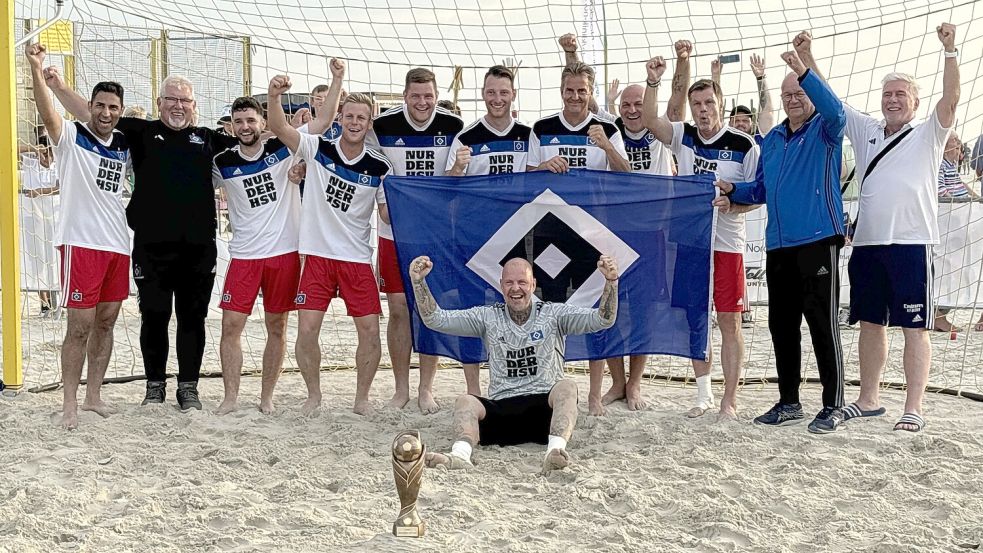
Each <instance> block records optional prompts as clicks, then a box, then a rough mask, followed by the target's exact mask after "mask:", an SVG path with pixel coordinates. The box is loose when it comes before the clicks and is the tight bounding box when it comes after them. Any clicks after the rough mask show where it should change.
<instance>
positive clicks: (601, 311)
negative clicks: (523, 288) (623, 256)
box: [550, 255, 618, 335]
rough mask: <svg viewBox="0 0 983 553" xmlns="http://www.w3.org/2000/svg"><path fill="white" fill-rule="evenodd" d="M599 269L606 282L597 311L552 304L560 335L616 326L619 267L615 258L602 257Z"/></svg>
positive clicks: (584, 332) (598, 264)
mask: <svg viewBox="0 0 983 553" xmlns="http://www.w3.org/2000/svg"><path fill="white" fill-rule="evenodd" d="M597 269H598V270H599V271H600V272H601V274H602V275H603V276H604V279H605V280H606V282H605V283H604V291H603V292H601V301H600V303H599V304H598V306H597V309H590V308H586V307H576V306H573V305H567V304H550V305H551V306H552V308H553V309H555V310H556V320H557V323H558V325H559V331H560V334H563V335H567V334H586V333H588V332H597V331H599V330H604V329H605V328H611V327H612V326H614V321H615V320H616V319H617V318H618V265H617V263H615V260H614V259H613V258H611V257H608V256H606V255H602V256H601V258H600V259H599V260H598V262H597Z"/></svg>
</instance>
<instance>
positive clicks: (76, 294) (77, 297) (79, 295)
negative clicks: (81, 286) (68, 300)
mask: <svg viewBox="0 0 983 553" xmlns="http://www.w3.org/2000/svg"><path fill="white" fill-rule="evenodd" d="M72 301H82V292H79V291H78V290H76V291H74V292H72Z"/></svg>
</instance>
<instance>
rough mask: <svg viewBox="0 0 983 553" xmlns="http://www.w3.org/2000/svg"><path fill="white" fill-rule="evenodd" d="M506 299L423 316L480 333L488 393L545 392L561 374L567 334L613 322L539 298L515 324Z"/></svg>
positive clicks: (441, 327)
mask: <svg viewBox="0 0 983 553" xmlns="http://www.w3.org/2000/svg"><path fill="white" fill-rule="evenodd" d="M507 311H508V308H507V307H506V306H505V304H503V303H499V304H495V305H482V306H479V307H472V308H471V309H460V310H446V311H445V310H443V309H440V307H438V308H437V310H436V311H435V312H434V313H433V314H432V315H430V316H429V317H423V322H424V324H426V325H427V327H429V328H431V329H433V330H436V331H438V332H444V333H446V334H452V335H455V336H475V337H479V338H481V340H482V342H483V343H484V345H485V350H486V351H488V397H489V398H490V399H505V398H509V397H515V396H521V395H529V394H546V393H549V391H550V390H551V389H553V385H554V384H556V383H557V381H559V380H561V379H562V378H563V352H564V349H565V348H566V342H565V340H564V338H565V337H566V336H567V335H568V334H586V333H588V332H597V331H599V330H603V329H605V328H609V327H610V326H612V325H613V324H614V321H611V322H606V321H605V320H604V319H602V318H601V315H600V313H599V312H598V310H597V309H593V308H588V307H575V306H572V305H566V304H563V303H551V302H536V303H535V304H534V305H533V307H532V313H531V314H530V316H529V320H528V321H526V323H525V324H524V325H521V326H520V325H517V324H515V321H513V320H512V319H511V317H509V314H508V312H507Z"/></svg>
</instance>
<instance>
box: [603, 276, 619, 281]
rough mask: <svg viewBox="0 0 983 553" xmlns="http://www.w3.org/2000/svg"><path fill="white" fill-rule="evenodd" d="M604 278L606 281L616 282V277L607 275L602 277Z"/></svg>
mask: <svg viewBox="0 0 983 553" xmlns="http://www.w3.org/2000/svg"><path fill="white" fill-rule="evenodd" d="M604 280H606V281H608V282H618V279H616V278H608V277H604Z"/></svg>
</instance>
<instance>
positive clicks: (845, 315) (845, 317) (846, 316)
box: [836, 307, 851, 328]
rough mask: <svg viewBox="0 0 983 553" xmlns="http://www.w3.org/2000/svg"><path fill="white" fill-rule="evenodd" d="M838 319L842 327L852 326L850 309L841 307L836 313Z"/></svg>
mask: <svg viewBox="0 0 983 553" xmlns="http://www.w3.org/2000/svg"><path fill="white" fill-rule="evenodd" d="M836 320H837V322H838V323H839V324H840V328H851V325H850V310H849V309H845V308H842V307H841V308H840V311H839V313H837V314H836Z"/></svg>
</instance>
